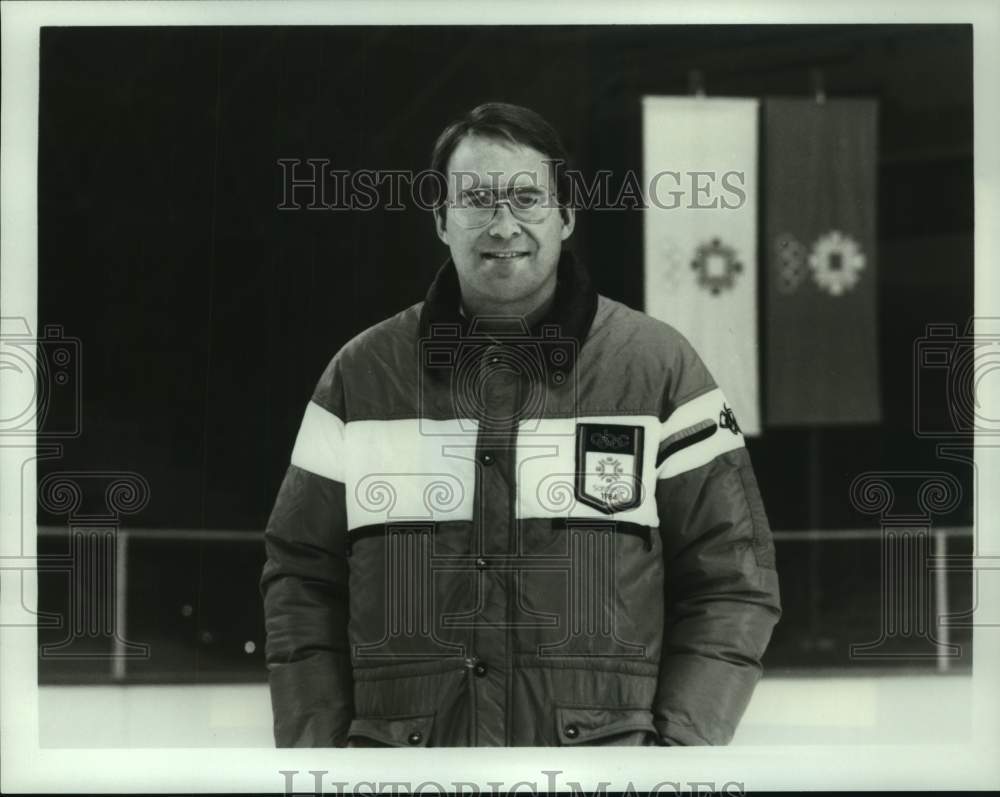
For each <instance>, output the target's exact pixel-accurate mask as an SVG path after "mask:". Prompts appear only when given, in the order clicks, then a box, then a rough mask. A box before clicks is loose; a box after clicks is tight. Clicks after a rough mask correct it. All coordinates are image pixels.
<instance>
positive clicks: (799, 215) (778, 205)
mask: <svg viewBox="0 0 1000 797" xmlns="http://www.w3.org/2000/svg"><path fill="white" fill-rule="evenodd" d="M876 112H877V107H876V103H875V102H874V101H873V100H830V101H826V102H817V101H814V100H803V99H769V100H767V101H766V103H765V111H764V113H765V115H764V157H765V161H764V169H765V179H764V185H765V199H764V207H765V218H766V222H765V228H766V234H767V238H766V247H767V253H766V258H767V271H766V276H765V283H766V287H765V291H766V296H767V310H766V318H767V320H766V339H767V344H766V345H767V360H766V365H765V368H766V371H767V393H766V413H767V416H766V417H767V422H768V424H769V425H772V426H803V425H823V424H852V423H874V422H877V421H879V420H880V418H881V412H880V401H879V380H878V340H877V327H876V267H877V266H876V252H875V197H876V194H875V191H876V181H875V169H876V152H877V150H876V147H877V138H876V119H877V117H876Z"/></svg>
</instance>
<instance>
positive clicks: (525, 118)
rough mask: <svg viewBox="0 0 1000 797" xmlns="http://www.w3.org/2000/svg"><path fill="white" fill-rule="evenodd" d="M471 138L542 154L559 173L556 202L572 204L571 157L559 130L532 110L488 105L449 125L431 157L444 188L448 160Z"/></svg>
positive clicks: (484, 104)
mask: <svg viewBox="0 0 1000 797" xmlns="http://www.w3.org/2000/svg"><path fill="white" fill-rule="evenodd" d="M467 135H476V136H483V137H485V138H494V139H501V140H506V141H509V142H511V143H512V144H520V145H522V146H526V147H531V148H532V149H534V150H537V151H538V152H541V153H542V155H544V156H545V158H546V159H547V160H548V161H549V162H550V163H551V165H552V168H553V172H554V174H555V189H556V201H557V202H558V203H559V204H560V205H562V206H565V205H566V204H567V203H568V202H569V197H570V196H571V186H570V178H569V155H568V154H567V153H566V148H565V147H564V146H563V143H562V141H560V139H559V134H558V133H557V132H556V131H555V128H554V127H552V125H550V124H549V123H548V122H546V121H545V119H543V118H542V117H541V116H540V115H539V114H537V113H535V112H534V111H533V110H531V109H530V108H525V107H523V106H521V105H511V104H509V103H506V102H485V103H483V104H482V105H477V106H476V107H475V108H473V109H472V110H471V111H468V112H467V113H466V114H464V115H463V116H461V117H460V118H458V119H456V120H455V121H454V122H452V123H451V124H450V125H448V126H447V127H446V128H445V129H444V130H443V131H442V132H441V135H439V136H438V139H437V141H436V142H435V143H434V151H433V153H432V154H431V171H432V172H435V173H436V174H439V175H441V178H442V179H443V181H442V185H447V181H448V161H449V160H451V156H452V154H453V153H454V152H455V148H456V147H458V144H459V142H460V141H461V140H462V139H463V138H465V137H466V136H467ZM444 209H445V208H444V204H443V202H442V204H441V205H439V206H438V207H437V208H436V209H435V212H436V213H439V214H443V213H444Z"/></svg>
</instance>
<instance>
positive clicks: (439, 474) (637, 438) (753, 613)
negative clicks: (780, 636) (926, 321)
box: [261, 253, 780, 746]
mask: <svg viewBox="0 0 1000 797" xmlns="http://www.w3.org/2000/svg"><path fill="white" fill-rule="evenodd" d="M558 279H559V281H558V287H557V290H556V295H555V299H554V301H553V304H552V307H551V309H550V310H549V312H548V314H547V316H546V317H545V318H544V319H543V320H542V321H541V322H540V323H538V324H537V325H535V327H533V328H530V329H529V328H526V327H525V325H524V324H523V323H513V322H504V321H502V320H500V319H495V320H493V321H489V320H484V319H481V318H474V319H468V318H465V317H464V316H463V315H462V314H461V313H460V311H459V306H460V294H459V284H458V278H457V274H456V272H455V269H454V266H453V265H452V264H451V263H450V262H449V263H448V264H446V265H445V266H444V267H443V268H442V269H441V271H440V272H439V273H438V275H437V277H436V279H435V281H434V283H433V285H432V286H431V289H430V291H429V292H428V295H427V297H426V299H425V301H423V302H420V303H418V304H416V305H414V306H412V307H410V308H408V309H406V310H404V311H402V312H401V313H399V314H398V315H395V316H393V317H392V318H389V319H387V320H386V321H383V322H382V323H380V324H377V325H376V326H374V327H371V328H370V329H368V330H366V331H364V332H362V333H361V334H360V335H358V336H357V337H355V338H354V339H353V340H351V341H350V342H349V343H347V344H346V345H345V346H344V347H343V348H342V349H341V350H340V351H339V352H338V353H337V354H336V356H334V358H333V360H332V361H331V362H330V364H329V366H328V367H327V368H326V370H325V372H324V373H323V375H322V377H321V378H320V380H319V383H318V385H317V387H316V389H315V392H314V394H313V396H312V399H311V401H310V402H309V403H308V405H307V407H306V410H305V415H304V418H303V420H302V425H301V428H300V430H299V433H298V437H297V439H296V441H295V445H294V448H293V451H292V454H291V463H290V465H289V467H288V471H287V474H286V476H285V478H284V481H283V483H282V485H281V487H280V490H279V493H278V496H277V500H276V503H275V506H274V510H273V512H272V514H271V517H270V520H269V522H268V525H267V529H266V531H265V544H266V549H267V562H266V564H265V567H264V570H263V573H262V577H261V592H262V595H263V599H264V607H265V618H266V629H267V646H266V660H267V666H268V669H269V681H270V691H271V700H272V708H273V713H274V736H275V741H276V743H277V745H278V746H343V745H345V744H348V741H349V740H350V744H351V745H352V746H371V745H376V746H377V745H391V746H408V745H414V746H427V745H430V746H477V745H490V746H501V745H577V744H645V745H654V744H659V745H669V744H725V743H727V742H728V741H729V740H730V739H731V737H732V736H733V733H734V730H735V728H736V725H737V723H738V721H739V719H740V717H741V715H742V714H743V712H744V709H745V708H746V706H747V703H748V702H749V700H750V696H751V693H752V692H753V689H754V686H755V684H756V682H757V681H758V679H759V677H760V675H761V664H760V660H761V656H762V654H763V652H764V649H765V647H766V646H767V643H768V641H769V639H770V635H771V631H772V628H773V626H774V624H775V622H776V621H777V619H778V617H779V615H780V604H779V595H778V579H777V574H776V572H775V567H774V547H773V542H772V537H771V532H770V529H769V526H768V521H767V517H766V515H765V511H764V507H763V505H762V502H761V497H760V493H759V491H758V488H757V483H756V480H755V478H754V474H753V470H752V467H751V464H750V459H749V456H748V453H747V450H746V448H745V446H744V440H743V435H742V433H741V431H740V428H739V424H738V421H737V420H736V417H735V415H734V413H733V411H732V408H731V407H730V406H729V404H728V403H727V401H726V398H725V396H723V394H722V392H721V391H720V390H719V388H718V386H717V385H716V383H715V382H714V381H713V379H712V377H711V376H710V375H709V373H708V371H707V370H706V368H705V366H704V365H703V364H702V362H701V361H700V359H699V358H698V356H697V354H696V353H695V351H694V350H693V349H692V347H691V346H690V344H689V343H688V342H687V341H686V340H685V339H684V337H682V336H681V335H680V334H679V333H678V332H677V331H676V330H674V329H673V328H671V327H670V326H668V325H666V324H664V323H661V322H659V321H656V320H654V319H652V318H650V317H649V316H647V315H645V314H643V313H640V312H637V311H635V310H632V309H630V308H628V307H626V306H625V305H623V304H620V303H618V302H616V301H613V300H611V299H608V298H606V297H604V296H599V295H598V294H597V293H596V292H595V291H594V290H593V288H592V287H591V285H590V282H589V279H588V277H587V275H586V272H585V270H584V269H583V268H582V266H581V265H579V264H578V263H577V262H575V261H574V259H573V258H572V256H571V255H569V254H568V253H564V254H563V256H562V258H561V260H560V263H559V272H558Z"/></svg>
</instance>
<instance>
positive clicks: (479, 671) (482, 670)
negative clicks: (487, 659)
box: [475, 662, 488, 678]
mask: <svg viewBox="0 0 1000 797" xmlns="http://www.w3.org/2000/svg"><path fill="white" fill-rule="evenodd" d="M487 669H488V668H487V667H486V665H485V664H483V663H482V662H479V663H478V664H476V666H475V673H476V677H477V678H482V677H483V676H484V675H486V670H487Z"/></svg>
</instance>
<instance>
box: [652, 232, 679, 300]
mask: <svg viewBox="0 0 1000 797" xmlns="http://www.w3.org/2000/svg"><path fill="white" fill-rule="evenodd" d="M657 254H658V255H659V260H660V262H661V263H662V265H663V268H661V269H660V278H661V280H662V281H663V287H665V288H666V289H667V290H668V291H670V292H672V291H675V290H677V288H679V287H680V284H681V271H682V270H683V264H684V258H683V257H682V256H681V250H680V249H679V248H678V246H677V244H676V243H674V241H673V239H672V238H668V237H664V238H663V239H662V240H661V241H660V242H659V245H658V252H657Z"/></svg>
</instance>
